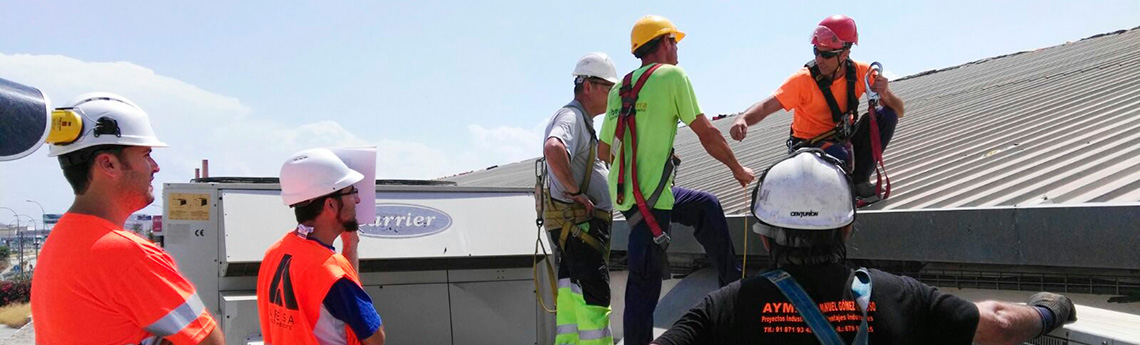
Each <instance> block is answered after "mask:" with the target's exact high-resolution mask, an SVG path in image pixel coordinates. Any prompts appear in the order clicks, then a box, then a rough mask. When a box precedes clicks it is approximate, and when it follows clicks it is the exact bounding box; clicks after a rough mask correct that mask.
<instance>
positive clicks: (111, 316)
mask: <svg viewBox="0 0 1140 345" xmlns="http://www.w3.org/2000/svg"><path fill="white" fill-rule="evenodd" d="M70 104H71V105H70V106H68V107H64V108H59V109H56V110H55V111H54V112H52V127H53V128H52V130H51V132H50V134H49V135H48V139H47V142H48V143H49V144H51V146H50V147H49V153H48V156H50V157H58V159H59V165H60V167H61V168H62V169H63V175H64V177H65V178H66V179H67V182H68V183H69V184H71V188H72V190H73V191H74V192H75V201H74V202H73V203H72V204H71V208H69V209H68V210H67V213H65V214H64V215H63V217H61V218H60V220H59V223H57V224H56V226H55V228H54V229H53V230H52V234H51V236H48V239H47V241H46V242H45V243H44V247H43V250H42V251H41V252H40V258H39V264H38V265H37V267H36V270H35V273H34V275H33V276H32V282H33V283H32V298H31V304H32V318H33V319H35V328H36V329H35V331H36V343H37V344H157V343H161V342H163V341H169V342H171V343H174V344H222V343H224V338H223V336H222V332H221V330H220V329H219V328H218V326H217V322H215V321H214V318H213V317H211V316H210V313H209V311H207V310H206V308H205V307H204V306H203V305H202V300H201V299H200V298H199V297H198V294H197V292H196V291H195V288H194V285H193V284H191V283H190V281H189V280H187V279H186V277H184V276H183V275H182V274H181V273H180V272H179V271H178V267H177V266H176V265H175V263H174V259H173V258H172V257H170V255H168V254H167V253H166V252H165V251H163V250H162V248H159V247H158V246H156V245H155V244H153V243H151V242H149V241H147V240H145V239H143V238H141V237H138V236H137V235H135V234H133V233H131V232H130V231H124V230H123V224H124V223H125V222H126V219H127V218H128V217H130V215H131V214H132V213H134V212H135V211H138V210H140V209H142V208H143V207H146V206H147V205H149V204H150V203H151V202H153V201H154V188H153V187H152V186H151V181H152V180H153V179H154V174H155V173H157V172H158V171H159V168H158V163H156V162H155V161H154V159H152V158H151V156H150V154H151V148H152V147H165V146H166V144H165V143H163V142H161V141H159V140H158V138H157V137H155V135H154V130H153V129H152V128H151V126H150V119H149V117H148V116H147V114H146V112H144V111H143V110H142V108H140V107H139V106H138V105H136V104H134V103H132V102H131V101H129V100H127V99H126V98H124V97H122V96H119V95H115V94H110V93H89V94H84V95H81V96H79V98H78V99H76V100H75V101H74V102H72V103H70Z"/></svg>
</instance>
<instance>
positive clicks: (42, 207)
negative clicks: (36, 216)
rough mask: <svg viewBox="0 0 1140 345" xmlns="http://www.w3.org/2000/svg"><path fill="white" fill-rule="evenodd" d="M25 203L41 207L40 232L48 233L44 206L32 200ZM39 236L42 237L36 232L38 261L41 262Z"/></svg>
mask: <svg viewBox="0 0 1140 345" xmlns="http://www.w3.org/2000/svg"><path fill="white" fill-rule="evenodd" d="M25 201H27V202H30V203H33V204H36V206H39V207H40V228H41V229H40V230H45V231H46V230H47V223H45V221H44V217H46V216H47V215H46V214H45V213H46V212H44V205H40V203H38V202H36V201H35V200H31V199H28V200H25ZM39 235H40V232H39V231H36V238H35V241H36V242H35V243H36V260H39V258H40V243H39ZM44 238H47V237H44Z"/></svg>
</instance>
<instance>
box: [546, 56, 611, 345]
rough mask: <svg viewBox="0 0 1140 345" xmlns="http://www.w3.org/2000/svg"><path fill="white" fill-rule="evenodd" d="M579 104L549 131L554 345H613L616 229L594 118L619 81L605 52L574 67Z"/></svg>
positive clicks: (555, 119)
mask: <svg viewBox="0 0 1140 345" xmlns="http://www.w3.org/2000/svg"><path fill="white" fill-rule="evenodd" d="M573 76H574V100H573V101H571V102H570V104H567V105H566V106H564V107H562V108H561V109H559V110H558V112H556V113H554V116H553V117H551V118H550V122H549V123H548V124H547V126H546V136H545V138H546V140H545V143H544V144H543V155H544V156H545V158H546V171H547V172H548V177H547V179H546V185H545V187H546V189H547V190H546V191H545V192H544V193H543V194H544V196H543V200H542V203H543V207H544V212H543V217H542V218H543V225H544V226H545V227H546V230H547V231H548V234H549V235H550V239H551V242H553V243H554V244H555V248H556V250H557V251H558V254H559V257H560V258H561V260H559V263H558V299H557V305H558V312H557V316H556V319H557V325H558V326H557V335H556V336H555V338H554V339H555V341H554V343H556V344H607V345H609V344H613V335H612V334H611V333H610V285H609V266H608V263H607V261H608V258H609V239H610V226H611V224H612V223H613V219H612V216H611V210H612V209H613V204H612V202H610V194H609V189H608V187H607V186H606V176H607V175H608V174H609V169H607V168H606V166H605V164H604V163H602V161H601V160H599V159H598V157H597V145H598V144H597V143H598V138H597V134H596V133H595V132H594V117H595V116H598V115H600V114H602V113H604V112H605V110H606V98H607V97H608V95H609V92H610V89H612V88H613V86H614V84H616V83H617V82H618V79H617V69H616V68H614V64H613V61H612V60H610V58H609V56H607V55H606V54H604V53H590V54H586V56H583V57H582V58H581V59H579V60H578V64H577V66H576V67H575V68H574V73H573Z"/></svg>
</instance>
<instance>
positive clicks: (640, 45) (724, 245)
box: [598, 15, 753, 345]
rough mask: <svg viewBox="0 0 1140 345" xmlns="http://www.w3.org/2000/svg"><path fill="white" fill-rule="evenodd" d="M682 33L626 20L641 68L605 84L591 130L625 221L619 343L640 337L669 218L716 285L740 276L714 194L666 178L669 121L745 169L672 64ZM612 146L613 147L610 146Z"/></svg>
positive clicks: (737, 171) (673, 130) (741, 176)
mask: <svg viewBox="0 0 1140 345" xmlns="http://www.w3.org/2000/svg"><path fill="white" fill-rule="evenodd" d="M684 37H685V33H683V32H681V31H679V30H677V27H676V26H674V25H673V23H672V22H670V21H669V20H668V19H665V18H664V17H660V16H652V15H651V16H645V17H643V18H641V19H640V20H638V21H637V23H636V24H635V25H634V26H633V32H632V34H631V37H630V38H631V39H630V41H631V43H632V46H631V49H630V50H631V51H632V52H633V55H634V56H636V57H637V58H639V59H641V67H640V68H638V69H637V70H635V71H633V72H631V73H630V74H628V75H626V76H625V78H624V80H623V81H622V82H621V86H620V87H618V88H614V89H612V90H611V91H610V94H609V100H608V102H607V112H606V118H605V122H604V123H603V125H602V132H601V134H599V135H598V137H599V140H600V141H601V143H600V144H599V145H598V152H599V155H600V156H601V157H602V158H603V159H604V160H605V161H607V162H614V161H615V159H616V161H617V162H616V163H614V164H616V165H617V166H616V167H611V169H610V174H609V180H608V182H609V183H608V184H609V190H610V195H611V196H612V197H613V201H614V207H615V208H616V209H617V210H618V211H621V212H622V214H623V215H624V216H625V218H626V222H627V224H628V225H629V227H630V234H629V244H628V260H629V279H628V281H627V282H626V291H625V301H626V305H625V312H624V316H623V324H624V332H623V333H624V338H625V343H626V344H638V345H641V344H648V343H649V341H650V340H652V339H651V337H652V336H653V334H652V332H653V310H654V309H656V308H657V299H658V297H659V296H660V294H661V280H662V278H663V276H664V274H665V272H666V270H665V269H666V266H667V264H668V262H667V260H666V257H665V249H666V247H667V246H668V243H669V223H670V222H671V221H672V222H677V223H680V224H683V225H687V226H691V227H692V228H693V229H694V230H695V231H694V236H695V237H696V238H697V241H698V242H700V244H701V246H703V247H704V249H705V253H707V255H708V256H709V258H710V259H711V260H710V261H711V262H712V264H713V266H714V267H715V268H716V270H717V275H718V277H719V279H720V284H721V285H722V286H723V285H727V284H728V283H731V282H732V281H734V280H737V279H739V278H740V264H739V263H738V262H737V260H736V253H735V252H734V250H733V247H732V241H731V239H730V238H729V236H728V222H727V221H725V219H724V210H723V209H722V208H721V206H720V201H719V200H717V198H716V196H714V195H712V194H709V193H707V192H701V191H695V190H690V189H685V188H675V187H674V188H665V187H666V186H671V185H672V183H671V182H672V180H673V174H672V171H673V168H674V166H675V165H676V164H677V163H676V161H677V159H675V156H674V155H673V154H672V153H673V138H674V137H675V136H676V134H677V122H678V121H680V122H682V123H684V124H685V125H687V126H688V127H689V129H691V130H692V131H693V132H694V133H696V135H697V137H698V138H700V141H701V145H702V146H704V148H705V151H707V152H708V153H709V154H710V155H712V156H713V157H714V158H716V159H717V160H718V161H720V162H721V163H723V164H724V165H725V166H727V167H728V168H729V169H730V170H731V171H732V175H733V178H735V179H736V181H737V182H739V183H740V185H741V186H742V187H743V186H746V185H748V183H749V182H751V181H752V179H753V175H752V170H751V169H749V168H746V167H744V166H742V165H741V164H740V162H738V161H737V160H736V156H735V155H733V153H732V150H731V149H730V148H729V147H728V142H727V141H726V140H725V139H724V136H723V135H721V133H720V131H719V130H717V129H716V127H713V125H712V122H711V121H710V120H709V119H708V117H705V115H704V114H702V113H701V110H700V107H699V106H698V105H697V98H696V96H695V95H694V93H693V87H692V85H691V84H690V83H689V77H688V76H687V75H686V74H685V71H684V70H682V69H681V68H680V67H678V66H676V65H677V42H679V41H681V39H683V38H684ZM611 148H613V151H611Z"/></svg>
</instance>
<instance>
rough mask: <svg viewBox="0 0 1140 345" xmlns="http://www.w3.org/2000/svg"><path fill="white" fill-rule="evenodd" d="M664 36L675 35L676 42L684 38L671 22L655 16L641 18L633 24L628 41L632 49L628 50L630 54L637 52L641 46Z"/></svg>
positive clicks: (682, 33) (683, 34)
mask: <svg viewBox="0 0 1140 345" xmlns="http://www.w3.org/2000/svg"><path fill="white" fill-rule="evenodd" d="M666 34H675V35H677V42H680V41H681V39H682V38H685V33H684V32H681V31H680V30H677V26H676V25H673V22H671V21H669V19H666V18H665V17H662V16H655V15H648V16H645V17H641V19H638V20H637V24H633V32H632V33H630V35H629V36H630V37H629V41H630V43H631V44H632V48H630V49H629V51H630V52H631V53H632V52H634V51H637V48H640V47H641V45H643V44H645V43H648V42H649V41H650V40H653V39H654V38H657V37H658V36H661V35H666Z"/></svg>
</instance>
